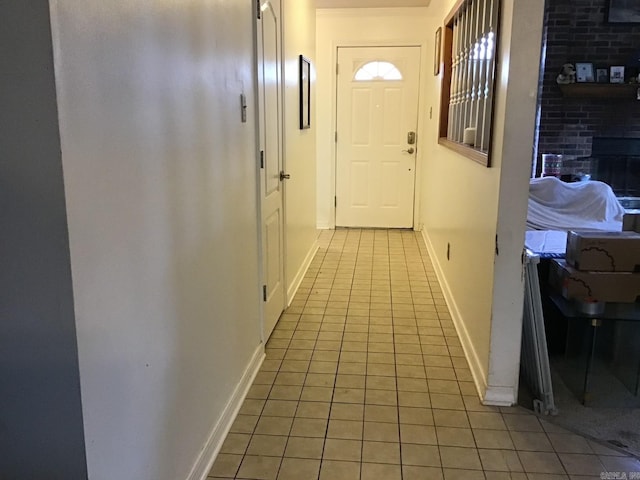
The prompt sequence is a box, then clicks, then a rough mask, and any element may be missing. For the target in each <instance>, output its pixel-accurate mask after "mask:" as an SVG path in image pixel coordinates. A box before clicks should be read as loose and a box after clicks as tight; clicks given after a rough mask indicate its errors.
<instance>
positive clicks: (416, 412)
mask: <svg viewBox="0 0 640 480" xmlns="http://www.w3.org/2000/svg"><path fill="white" fill-rule="evenodd" d="M398 413H399V416H400V423H406V424H411V425H434V421H433V413H432V410H431V409H430V408H415V407H399V412H398Z"/></svg>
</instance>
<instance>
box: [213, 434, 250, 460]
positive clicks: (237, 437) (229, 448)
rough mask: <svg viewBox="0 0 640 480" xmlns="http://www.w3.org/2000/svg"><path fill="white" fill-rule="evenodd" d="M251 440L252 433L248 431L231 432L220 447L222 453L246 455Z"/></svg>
mask: <svg viewBox="0 0 640 480" xmlns="http://www.w3.org/2000/svg"><path fill="white" fill-rule="evenodd" d="M250 440H251V435H248V434H246V433H229V434H228V435H227V438H225V440H224V443H223V444H222V447H221V448H220V453H232V454H236V455H244V453H245V452H246V451H247V446H248V445H249V441H250Z"/></svg>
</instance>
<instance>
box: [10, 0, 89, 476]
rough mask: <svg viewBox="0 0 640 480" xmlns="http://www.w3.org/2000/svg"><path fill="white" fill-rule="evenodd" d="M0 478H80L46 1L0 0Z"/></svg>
mask: <svg viewBox="0 0 640 480" xmlns="http://www.w3.org/2000/svg"><path fill="white" fill-rule="evenodd" d="M0 58H2V77H1V78H2V80H0V230H1V231H2V234H0V265H1V266H0V452H1V453H0V478H3V479H29V478H47V479H51V480H67V479H82V478H86V475H87V471H86V462H85V446H84V435H83V430H82V406H81V404H80V377H79V372H78V349H77V345H76V327H75V318H74V311H73V292H72V286H71V267H70V261H69V240H68V235H67V216H66V212H65V200H64V185H63V180H62V161H61V157H60V136H59V132H58V111H57V105H56V97H55V93H56V92H55V81H54V75H53V50H52V45H51V29H50V25H49V6H48V4H47V2H0Z"/></svg>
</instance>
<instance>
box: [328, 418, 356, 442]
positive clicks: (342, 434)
mask: <svg viewBox="0 0 640 480" xmlns="http://www.w3.org/2000/svg"><path fill="white" fill-rule="evenodd" d="M362 432H363V423H362V422H359V421H353V420H329V428H328V430H327V438H339V439H344V440H362Z"/></svg>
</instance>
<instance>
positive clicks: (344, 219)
mask: <svg viewBox="0 0 640 480" xmlns="http://www.w3.org/2000/svg"><path fill="white" fill-rule="evenodd" d="M370 62H388V63H389V64H392V65H391V67H395V68H397V70H394V69H393V68H391V67H390V66H389V65H386V64H379V65H381V67H382V68H380V70H379V74H380V75H376V72H375V71H373V74H369V73H367V71H365V70H367V68H369V70H371V67H372V66H373V67H374V70H375V64H371V63H370ZM365 65H366V66H367V67H365V70H362V71H360V69H361V68H362V67H363V66H365ZM359 71H360V74H359V78H360V79H356V74H357V72H359ZM400 77H401V78H400ZM419 82H420V47H339V48H338V73H337V106H336V112H337V118H336V124H337V127H336V129H337V143H336V226H345V227H383V228H411V227H413V208H414V194H415V170H416V165H415V162H416V151H417V142H416V143H414V144H409V141H408V140H409V139H408V133H409V132H416V131H417V125H418V92H419Z"/></svg>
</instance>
